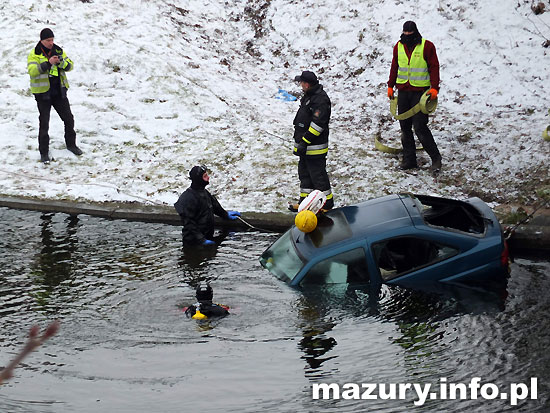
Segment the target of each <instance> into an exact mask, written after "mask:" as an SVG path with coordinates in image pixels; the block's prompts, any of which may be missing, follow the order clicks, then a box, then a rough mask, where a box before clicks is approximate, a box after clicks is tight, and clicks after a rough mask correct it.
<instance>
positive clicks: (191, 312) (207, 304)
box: [185, 283, 229, 319]
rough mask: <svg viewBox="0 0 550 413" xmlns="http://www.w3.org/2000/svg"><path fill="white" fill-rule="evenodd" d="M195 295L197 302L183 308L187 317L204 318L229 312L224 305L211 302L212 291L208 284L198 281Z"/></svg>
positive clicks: (220, 315) (221, 315) (224, 314)
mask: <svg viewBox="0 0 550 413" xmlns="http://www.w3.org/2000/svg"><path fill="white" fill-rule="evenodd" d="M196 297H197V301H198V302H197V303H195V304H193V305H190V306H189V307H187V309H186V310H185V315H186V316H187V317H191V318H195V319H204V318H209V317H224V316H226V315H228V314H229V311H227V308H226V307H225V306H222V305H220V304H214V303H212V298H213V297H214V291H213V290H212V287H210V284H208V283H200V284H199V285H198V286H197V292H196Z"/></svg>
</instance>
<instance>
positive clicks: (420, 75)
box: [396, 39, 430, 87]
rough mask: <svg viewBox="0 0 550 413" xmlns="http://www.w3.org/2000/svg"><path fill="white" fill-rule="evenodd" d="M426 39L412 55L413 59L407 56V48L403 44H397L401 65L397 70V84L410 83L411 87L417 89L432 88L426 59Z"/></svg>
mask: <svg viewBox="0 0 550 413" xmlns="http://www.w3.org/2000/svg"><path fill="white" fill-rule="evenodd" d="M425 43H426V40H425V39H422V43H420V44H417V45H416V46H415V48H414V50H413V52H412V54H411V59H410V61H409V58H408V56H407V52H406V51H405V46H403V44H402V43H401V42H399V43H398V44H397V47H398V49H397V59H398V60H397V63H398V65H399V67H398V69H397V80H396V83H397V84H404V83H407V82H409V83H410V84H411V86H415V87H429V86H430V73H429V72H428V62H426V59H424V44H425Z"/></svg>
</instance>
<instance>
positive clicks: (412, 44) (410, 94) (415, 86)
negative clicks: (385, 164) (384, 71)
mask: <svg viewBox="0 0 550 413" xmlns="http://www.w3.org/2000/svg"><path fill="white" fill-rule="evenodd" d="M394 86H397V90H398V94H397V110H398V112H399V113H400V114H401V113H405V112H406V111H408V110H409V109H411V108H413V107H414V106H416V104H417V103H418V102H419V101H420V98H421V97H422V95H423V94H424V93H426V91H428V94H429V95H430V98H431V99H436V98H437V94H438V92H439V60H438V58H437V53H436V51H435V46H434V44H433V43H432V42H430V41H429V40H426V39H423V38H422V36H421V35H420V33H419V32H418V28H417V27H416V23H415V22H412V21H407V22H405V24H403V33H402V34H401V39H400V40H399V41H398V42H397V43H396V45H395V46H394V48H393V59H392V63H391V68H390V77H389V80H388V98H390V99H393V96H394V90H393V88H394ZM399 125H400V126H401V143H402V145H403V160H402V162H401V166H400V167H401V169H403V170H406V169H413V168H417V167H418V165H417V163H416V145H415V143H414V135H413V127H414V132H415V133H416V135H417V136H418V140H419V141H420V143H421V144H422V146H423V147H424V150H425V151H426V153H427V154H428V155H429V156H430V158H431V160H432V165H431V167H430V169H431V170H432V171H434V172H437V171H439V170H440V169H441V154H440V153H439V150H438V148H437V145H436V143H435V141H434V138H433V135H432V132H431V131H430V129H429V128H428V115H427V114H425V113H422V112H418V113H417V114H416V115H414V116H412V117H410V118H408V119H403V120H400V121H399Z"/></svg>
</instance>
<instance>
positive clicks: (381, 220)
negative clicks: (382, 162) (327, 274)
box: [292, 194, 415, 259]
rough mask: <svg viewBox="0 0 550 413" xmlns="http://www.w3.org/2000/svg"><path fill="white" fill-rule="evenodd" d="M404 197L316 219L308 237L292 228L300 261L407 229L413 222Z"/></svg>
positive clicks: (371, 202) (373, 201)
mask: <svg viewBox="0 0 550 413" xmlns="http://www.w3.org/2000/svg"><path fill="white" fill-rule="evenodd" d="M407 197H408V196H407V195H398V194H394V195H388V196H384V197H381V198H376V199H371V200H368V201H365V202H361V203H359V204H356V205H351V206H346V207H342V208H336V209H334V210H332V211H329V212H327V213H326V214H325V216H321V217H319V220H318V224H317V228H316V229H315V230H314V231H313V232H311V233H309V234H304V233H302V232H301V231H299V230H298V229H297V228H296V227H294V228H293V229H292V231H293V234H292V235H293V239H294V241H295V244H296V247H297V248H298V250H299V252H300V253H301V254H302V255H303V256H304V258H307V259H309V258H310V257H312V256H313V255H317V254H319V253H320V252H321V251H322V250H324V249H327V248H333V247H334V246H335V245H336V244H338V243H341V242H344V243H345V244H348V243H350V242H354V241H357V240H363V239H365V238H367V237H373V236H376V235H377V234H380V233H388V232H390V231H392V230H398V229H400V228H404V227H411V226H412V225H413V220H412V219H411V215H410V214H409V211H408V208H407V207H406V206H405V203H404V198H407ZM407 201H409V202H410V204H411V205H409V209H411V208H414V206H413V205H415V204H414V201H412V200H405V202H406V203H409V202H407Z"/></svg>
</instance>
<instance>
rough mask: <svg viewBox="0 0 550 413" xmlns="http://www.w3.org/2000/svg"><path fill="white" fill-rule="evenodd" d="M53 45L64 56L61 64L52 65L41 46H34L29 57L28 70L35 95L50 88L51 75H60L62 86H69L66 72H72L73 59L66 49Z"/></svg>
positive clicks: (66, 87)
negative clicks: (68, 55)
mask: <svg viewBox="0 0 550 413" xmlns="http://www.w3.org/2000/svg"><path fill="white" fill-rule="evenodd" d="M53 47H54V49H55V51H56V52H58V54H61V56H62V58H63V61H62V62H61V63H60V64H59V65H53V66H50V64H49V63H48V58H47V57H46V56H44V54H43V53H42V51H41V50H40V49H39V46H36V47H35V48H33V49H32V50H31V52H30V53H29V56H28V57H27V72H28V73H29V76H30V81H31V92H32V93H33V94H35V95H36V94H40V93H46V92H48V91H49V90H50V79H49V77H50V76H59V77H60V79H61V86H62V87H64V88H65V89H68V88H69V81H68V80H67V75H66V74H65V72H70V71H71V70H72V69H73V61H72V60H71V59H69V58H68V57H67V55H66V53H65V51H64V50H62V49H61V48H59V47H58V46H56V45H54V46H53Z"/></svg>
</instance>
